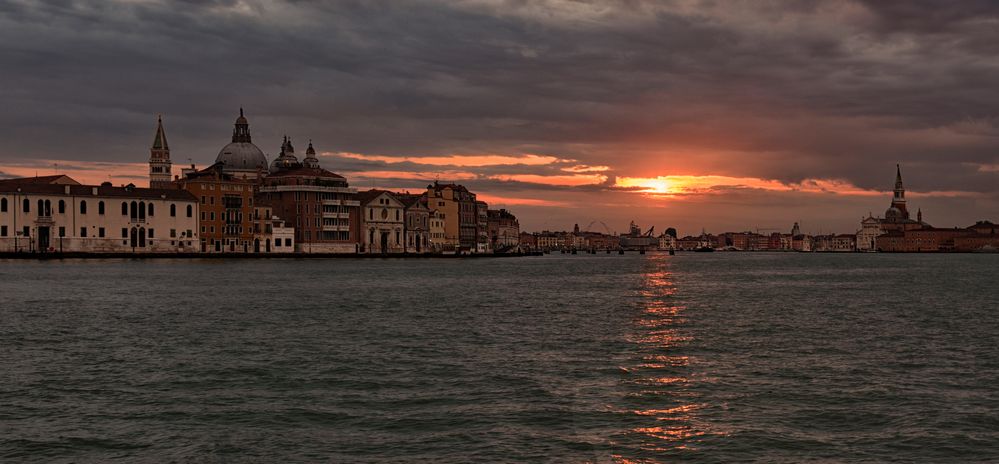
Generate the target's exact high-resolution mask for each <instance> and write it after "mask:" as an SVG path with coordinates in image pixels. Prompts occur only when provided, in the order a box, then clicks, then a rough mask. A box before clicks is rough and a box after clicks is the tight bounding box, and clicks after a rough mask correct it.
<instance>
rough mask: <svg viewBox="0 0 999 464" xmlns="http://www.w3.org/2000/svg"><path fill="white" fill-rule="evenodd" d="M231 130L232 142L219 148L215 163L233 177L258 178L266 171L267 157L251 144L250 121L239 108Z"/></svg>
mask: <svg viewBox="0 0 999 464" xmlns="http://www.w3.org/2000/svg"><path fill="white" fill-rule="evenodd" d="M234 126H235V127H234V128H233V130H232V142H230V143H229V144H227V145H226V146H224V147H222V149H221V150H219V154H218V156H216V157H215V162H216V163H221V164H222V165H223V171H224V172H225V173H226V174H229V175H232V176H233V177H235V178H246V179H259V178H261V177H263V176H264V175H266V173H267V157H266V156H264V152H263V151H261V150H260V148H258V147H257V146H256V145H254V144H253V140H252V137H250V123H249V122H248V121H247V119H246V117H245V116H243V109H242V108H240V109H239V117H238V118H236V123H235V125H234Z"/></svg>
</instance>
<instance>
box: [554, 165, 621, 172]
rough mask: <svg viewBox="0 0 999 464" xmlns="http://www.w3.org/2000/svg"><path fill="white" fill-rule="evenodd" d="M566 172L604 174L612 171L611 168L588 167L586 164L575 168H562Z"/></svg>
mask: <svg viewBox="0 0 999 464" xmlns="http://www.w3.org/2000/svg"><path fill="white" fill-rule="evenodd" d="M562 170H563V171H565V172H580V173H583V172H604V171H610V166H588V165H585V164H577V165H575V166H569V167H566V168H562Z"/></svg>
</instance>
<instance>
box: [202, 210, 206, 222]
mask: <svg viewBox="0 0 999 464" xmlns="http://www.w3.org/2000/svg"><path fill="white" fill-rule="evenodd" d="M206 217H207V213H205V212H204V211H202V212H201V220H202V221H204V220H205V218H206Z"/></svg>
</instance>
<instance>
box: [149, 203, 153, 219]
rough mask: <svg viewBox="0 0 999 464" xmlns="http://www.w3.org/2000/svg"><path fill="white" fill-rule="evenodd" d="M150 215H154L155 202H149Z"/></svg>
mask: <svg viewBox="0 0 999 464" xmlns="http://www.w3.org/2000/svg"><path fill="white" fill-rule="evenodd" d="M149 215H150V216H152V215H153V204H152V203H150V204H149Z"/></svg>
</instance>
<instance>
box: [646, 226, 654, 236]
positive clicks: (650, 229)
mask: <svg viewBox="0 0 999 464" xmlns="http://www.w3.org/2000/svg"><path fill="white" fill-rule="evenodd" d="M654 230H656V226H652V227H649V231H648V232H646V233H645V234H644V235H645V236H646V237H651V236H652V231H654Z"/></svg>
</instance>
